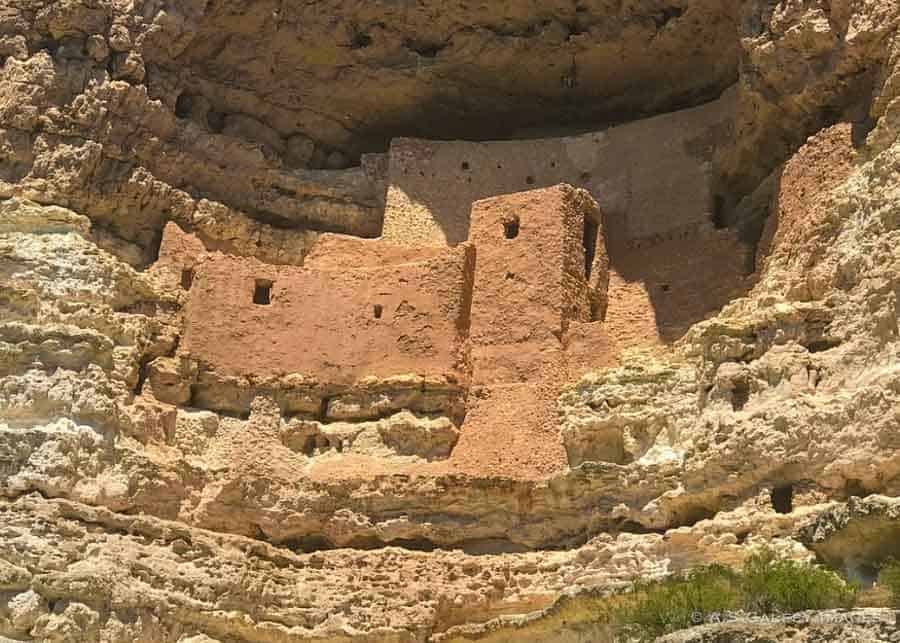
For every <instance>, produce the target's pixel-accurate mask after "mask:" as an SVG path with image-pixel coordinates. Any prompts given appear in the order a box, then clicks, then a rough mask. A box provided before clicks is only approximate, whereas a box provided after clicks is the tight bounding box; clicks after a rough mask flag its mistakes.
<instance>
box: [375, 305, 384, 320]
mask: <svg viewBox="0 0 900 643" xmlns="http://www.w3.org/2000/svg"><path fill="white" fill-rule="evenodd" d="M383 313H384V306H382V305H381V304H375V305H374V306H372V315H373V316H374V317H375V319H381V315H382V314H383Z"/></svg>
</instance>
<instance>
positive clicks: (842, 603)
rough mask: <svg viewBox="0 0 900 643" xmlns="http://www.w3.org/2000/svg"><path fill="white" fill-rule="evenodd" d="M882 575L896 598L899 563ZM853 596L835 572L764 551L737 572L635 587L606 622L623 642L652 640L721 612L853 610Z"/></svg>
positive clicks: (715, 570)
mask: <svg viewBox="0 0 900 643" xmlns="http://www.w3.org/2000/svg"><path fill="white" fill-rule="evenodd" d="M885 573H886V574H893V576H891V577H890V578H891V579H892V580H893V581H894V582H896V587H897V593H896V594H895V595H896V596H898V597H900V564H897V565H896V566H895V567H893V568H891V571H887V568H886V570H885ZM886 578H887V576H886ZM885 582H890V581H888V580H886V581H885ZM856 598H857V588H856V587H855V586H853V585H850V584H848V583H846V582H844V580H843V579H841V578H840V577H839V576H838V575H837V574H835V573H834V572H831V571H828V570H826V569H823V568H822V567H818V566H816V565H810V564H808V563H798V562H796V561H793V560H787V559H782V558H779V557H778V556H777V555H776V554H775V553H774V552H772V551H770V550H762V551H760V552H758V553H757V554H755V555H753V556H751V557H750V558H749V559H748V560H747V561H746V562H745V564H744V568H743V569H742V570H741V571H739V572H737V571H733V570H731V569H729V568H727V567H723V566H721V565H710V566H707V567H698V568H696V569H693V570H690V571H688V572H686V573H684V574H682V575H679V576H673V577H671V578H667V579H665V580H662V581H654V582H644V583H638V584H636V585H635V587H634V589H633V591H632V592H630V593H629V594H626V595H623V596H620V597H619V598H618V599H617V602H616V604H615V606H614V607H613V608H612V609H611V610H610V611H609V619H610V620H611V621H612V623H613V625H614V626H615V627H616V628H617V629H618V630H619V632H620V634H621V638H623V639H624V640H637V641H652V640H654V639H655V638H657V637H659V636H662V635H664V634H667V633H669V632H675V631H677V630H681V629H685V628H688V627H691V626H693V625H697V624H699V623H700V622H703V621H704V619H707V618H709V617H711V616H712V615H714V614H721V613H722V612H737V611H741V612H749V613H752V614H775V613H788V614H789V613H793V612H800V611H803V610H818V609H831V608H839V607H852V606H853V605H854V603H855V602H856Z"/></svg>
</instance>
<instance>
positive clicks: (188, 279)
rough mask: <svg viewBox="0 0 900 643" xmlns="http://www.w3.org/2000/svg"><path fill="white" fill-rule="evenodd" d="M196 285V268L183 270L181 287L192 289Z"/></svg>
mask: <svg viewBox="0 0 900 643" xmlns="http://www.w3.org/2000/svg"><path fill="white" fill-rule="evenodd" d="M193 285H194V270H193V269H192V268H185V269H184V270H182V271H181V289H182V290H190V289H191V286H193Z"/></svg>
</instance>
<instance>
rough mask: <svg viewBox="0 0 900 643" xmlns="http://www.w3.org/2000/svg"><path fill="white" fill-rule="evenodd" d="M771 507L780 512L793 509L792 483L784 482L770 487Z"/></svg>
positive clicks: (787, 512) (786, 512)
mask: <svg viewBox="0 0 900 643" xmlns="http://www.w3.org/2000/svg"><path fill="white" fill-rule="evenodd" d="M770 499H771V500H772V508H773V509H775V511H776V512H778V513H780V514H789V513H791V512H792V511H793V510H794V485H792V484H786V485H781V486H780V487H775V488H774V489H772V493H771V494H770Z"/></svg>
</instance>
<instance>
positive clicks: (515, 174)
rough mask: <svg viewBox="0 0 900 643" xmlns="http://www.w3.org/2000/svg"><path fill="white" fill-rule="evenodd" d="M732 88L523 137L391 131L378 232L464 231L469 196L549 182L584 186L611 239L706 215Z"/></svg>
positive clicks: (432, 239) (685, 224) (447, 236)
mask: <svg viewBox="0 0 900 643" xmlns="http://www.w3.org/2000/svg"><path fill="white" fill-rule="evenodd" d="M733 102H734V100H733V96H732V95H731V94H730V93H728V94H725V95H724V96H723V97H722V98H721V99H719V100H717V101H714V102H712V103H708V104H706V105H704V106H701V107H697V108H693V109H687V110H683V111H679V112H674V113H671V114H665V115H662V116H657V117H655V118H650V119H646V120H642V121H638V122H635V123H629V124H627V125H622V126H619V127H613V128H610V129H608V130H605V131H602V132H593V133H589V134H583V135H580V136H570V137H564V138H546V139H538V140H524V141H494V142H484V143H475V142H465V141H446V142H441V141H424V140H417V139H396V140H394V141H393V143H392V145H391V151H390V170H389V173H390V186H389V188H388V193H387V206H386V209H385V219H384V233H383V234H384V237H385V238H386V239H390V240H392V241H397V242H402V243H411V244H417V245H421V244H427V243H438V244H443V243H447V244H450V245H453V244H457V243H461V242H463V241H465V240H466V239H467V238H468V235H469V223H470V210H471V206H472V203H474V202H475V201H477V200H479V199H484V198H488V197H492V196H497V195H501V194H508V193H512V192H520V191H523V190H530V189H535V188H540V187H548V186H551V185H556V184H558V183H571V184H572V185H576V186H578V187H583V188H585V189H587V190H588V191H589V192H590V193H591V195H592V196H593V197H594V199H595V200H596V201H597V202H598V203H599V204H600V207H601V208H602V210H603V213H604V226H605V228H606V231H607V235H608V236H609V238H610V239H611V240H612V241H613V242H614V243H619V242H626V241H630V240H634V239H640V238H645V237H652V236H654V235H660V234H668V233H671V232H673V231H675V230H680V229H683V228H689V229H690V228H694V227H696V226H697V225H700V224H703V223H705V222H708V221H710V220H711V218H712V216H713V213H714V208H715V198H714V189H715V188H714V186H713V185H712V177H711V175H710V167H711V165H710V161H711V159H712V154H713V150H712V142H713V141H714V140H715V134H716V132H717V131H718V130H720V129H721V128H722V127H724V124H725V122H726V119H727V117H728V115H729V114H730V112H731V111H732V109H733Z"/></svg>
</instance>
